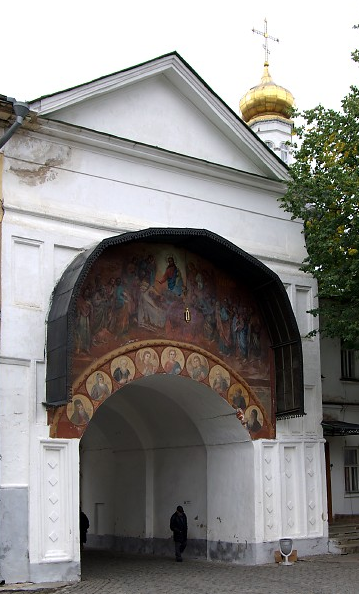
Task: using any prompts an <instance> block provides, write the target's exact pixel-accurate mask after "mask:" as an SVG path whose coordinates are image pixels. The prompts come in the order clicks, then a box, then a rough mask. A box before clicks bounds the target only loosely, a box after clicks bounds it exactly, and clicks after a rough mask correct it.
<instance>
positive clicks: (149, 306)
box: [137, 280, 166, 330]
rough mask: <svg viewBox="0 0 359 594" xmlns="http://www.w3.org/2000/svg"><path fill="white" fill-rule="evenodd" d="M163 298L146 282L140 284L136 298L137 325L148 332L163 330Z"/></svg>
mask: <svg viewBox="0 0 359 594" xmlns="http://www.w3.org/2000/svg"><path fill="white" fill-rule="evenodd" d="M162 301H163V297H162V296H161V295H160V294H159V293H158V292H157V291H156V289H155V288H154V287H152V286H151V285H150V284H149V283H148V282H147V281H146V280H143V281H142V282H141V284H140V290H139V297H138V311H137V320H138V325H139V326H141V327H143V328H148V329H149V330H156V329H157V328H164V326H165V323H166V311H165V309H164V308H163V307H162Z"/></svg>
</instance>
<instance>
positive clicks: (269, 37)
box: [252, 19, 279, 66]
mask: <svg viewBox="0 0 359 594" xmlns="http://www.w3.org/2000/svg"><path fill="white" fill-rule="evenodd" d="M252 32H253V33H258V35H263V37H264V44H263V48H264V52H265V61H264V65H265V66H268V56H269V54H270V51H269V49H268V39H271V40H272V41H278V42H279V39H278V37H272V36H271V35H268V30H267V19H264V31H258V30H257V29H255V28H254V27H253V29H252Z"/></svg>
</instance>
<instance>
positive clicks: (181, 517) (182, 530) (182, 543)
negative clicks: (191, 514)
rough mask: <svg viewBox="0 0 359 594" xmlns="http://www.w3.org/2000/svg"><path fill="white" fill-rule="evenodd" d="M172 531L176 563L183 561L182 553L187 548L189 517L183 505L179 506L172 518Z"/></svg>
mask: <svg viewBox="0 0 359 594" xmlns="http://www.w3.org/2000/svg"><path fill="white" fill-rule="evenodd" d="M170 529H171V530H172V532H173V540H174V543H175V555H176V561H180V562H181V561H183V559H182V553H183V551H184V550H185V548H186V546H187V516H186V514H185V513H184V510H183V507H182V505H178V506H177V509H176V511H175V513H174V514H173V515H172V516H171V521H170Z"/></svg>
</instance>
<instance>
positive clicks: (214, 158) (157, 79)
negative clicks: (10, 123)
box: [31, 53, 287, 179]
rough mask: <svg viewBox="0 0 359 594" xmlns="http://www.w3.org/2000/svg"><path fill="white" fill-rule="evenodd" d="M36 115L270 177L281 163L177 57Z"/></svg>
mask: <svg viewBox="0 0 359 594" xmlns="http://www.w3.org/2000/svg"><path fill="white" fill-rule="evenodd" d="M31 108H32V110H34V111H36V112H37V113H38V114H39V115H40V116H44V117H46V118H49V119H53V120H58V121H61V122H64V123H68V124H71V125H73V126H78V127H81V128H87V129H90V130H95V131H96V132H100V133H102V134H107V135H111V136H115V137H119V138H124V139H129V140H132V141H134V142H136V143H143V144H146V145H151V146H155V147H158V148H161V149H164V150H166V151H171V152H173V153H180V154H183V155H187V156H190V157H193V158H196V159H201V160H204V161H209V162H211V163H216V164H219V165H223V166H226V167H231V168H234V169H237V170H242V171H245V172H248V173H253V174H256V175H263V176H265V177H271V178H274V179H286V178H287V172H286V168H285V167H284V165H282V163H281V162H280V161H279V160H278V159H277V158H276V157H275V156H274V155H273V154H272V153H271V151H269V150H268V148H267V147H266V146H265V145H264V144H263V143H262V142H261V141H260V140H259V139H258V137H257V136H256V135H254V134H253V132H252V131H251V130H250V129H249V128H248V127H247V126H246V124H244V123H243V122H242V121H241V120H240V118H239V117H238V116H236V115H235V114H234V113H233V112H232V111H231V110H230V109H229V108H228V107H227V106H226V105H225V104H224V103H223V101H222V100H221V99H220V98H219V97H218V96H217V95H216V94H215V93H214V92H213V91H212V90H211V89H210V88H209V87H208V86H207V85H206V84H205V83H204V82H203V81H202V80H201V79H200V78H199V77H198V75H197V74H196V73H194V72H193V70H192V69H191V68H190V67H189V66H188V65H187V64H186V63H185V62H184V61H183V60H182V58H180V56H178V55H177V54H175V53H174V54H169V55H167V56H163V57H161V58H158V59H156V60H152V61H150V62H147V63H145V64H142V65H140V66H136V67H134V68H131V69H127V70H125V71H121V72H118V73H115V74H112V75H109V76H106V77H103V78H101V79H98V80H95V81H93V82H90V83H86V84H84V85H80V86H78V87H74V88H73V89H69V90H67V91H63V92H60V93H57V94H55V95H50V96H47V97H43V98H41V99H39V100H35V101H33V102H32V103H31Z"/></svg>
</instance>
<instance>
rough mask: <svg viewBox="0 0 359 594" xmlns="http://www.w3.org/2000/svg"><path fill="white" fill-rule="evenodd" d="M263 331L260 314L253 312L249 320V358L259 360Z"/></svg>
mask: <svg viewBox="0 0 359 594" xmlns="http://www.w3.org/2000/svg"><path fill="white" fill-rule="evenodd" d="M261 332H262V326H261V322H260V319H259V316H258V315H257V314H256V313H255V312H254V313H253V312H252V314H251V317H250V322H249V336H250V338H249V348H248V353H249V360H250V361H254V362H259V361H260V359H261V355H262V349H261Z"/></svg>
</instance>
